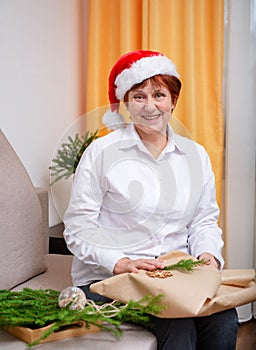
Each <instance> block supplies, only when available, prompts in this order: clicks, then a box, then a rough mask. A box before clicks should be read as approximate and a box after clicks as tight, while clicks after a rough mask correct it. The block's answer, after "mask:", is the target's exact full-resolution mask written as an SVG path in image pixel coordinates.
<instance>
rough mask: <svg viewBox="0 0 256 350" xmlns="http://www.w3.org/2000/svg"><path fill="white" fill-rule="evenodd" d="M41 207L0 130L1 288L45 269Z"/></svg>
mask: <svg viewBox="0 0 256 350" xmlns="http://www.w3.org/2000/svg"><path fill="white" fill-rule="evenodd" d="M44 252H45V237H44V231H43V225H42V208H41V205H40V202H39V199H38V196H37V194H36V191H35V189H34V186H33V184H32V182H31V180H30V178H29V175H28V173H27V171H26V170H25V168H24V166H23V164H22V163H21V161H20V159H19V158H18V156H17V154H16V153H15V151H14V149H13V148H12V147H11V145H10V143H9V142H8V140H7V139H6V137H5V136H4V134H3V132H2V131H1V130H0V289H11V288H12V287H14V286H16V285H18V284H20V283H22V282H24V281H26V280H28V279H30V278H31V277H33V276H35V275H37V274H39V273H41V272H43V271H45V270H46V265H45V261H44Z"/></svg>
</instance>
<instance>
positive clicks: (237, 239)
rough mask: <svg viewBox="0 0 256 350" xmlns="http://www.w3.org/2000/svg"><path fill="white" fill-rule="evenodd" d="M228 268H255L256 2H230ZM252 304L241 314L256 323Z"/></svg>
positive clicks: (241, 309) (227, 47)
mask: <svg viewBox="0 0 256 350" xmlns="http://www.w3.org/2000/svg"><path fill="white" fill-rule="evenodd" d="M225 22H226V23H225V25H226V62H225V67H226V68H225V74H224V77H225V83H226V84H225V101H224V106H225V116H226V164H225V165H226V169H225V196H224V197H225V210H224V214H225V227H224V229H225V234H226V242H225V246H226V251H225V252H226V262H227V265H226V267H229V268H251V267H255V263H256V260H255V259H256V257H255V254H256V248H255V242H256V240H255V209H256V205H255V189H256V186H255V160H256V118H255V116H256V99H255V96H256V0H244V1H241V0H227V1H226V17H225ZM251 313H252V312H251V305H246V306H244V307H242V308H240V309H239V316H240V319H241V320H247V319H249V318H251Z"/></svg>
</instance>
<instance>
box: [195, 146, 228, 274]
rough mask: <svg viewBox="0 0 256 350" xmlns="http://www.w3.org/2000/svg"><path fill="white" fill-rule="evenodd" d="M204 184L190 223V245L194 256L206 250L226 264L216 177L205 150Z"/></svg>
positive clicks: (221, 264) (203, 159)
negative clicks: (219, 223) (222, 252)
mask: <svg viewBox="0 0 256 350" xmlns="http://www.w3.org/2000/svg"><path fill="white" fill-rule="evenodd" d="M202 164H203V167H204V170H203V171H204V184H203V190H202V193H201V198H200V201H199V205H198V208H197V211H196V213H195V215H194V216H193V219H192V221H191V222H190V224H189V225H188V245H189V251H190V253H191V255H192V256H195V257H198V256H199V255H200V254H202V253H204V252H208V253H210V254H212V255H213V256H215V258H216V259H217V260H218V261H219V262H220V267H221V268H222V267H223V265H224V260H223V257H222V254H221V251H222V247H223V240H222V231H221V229H220V227H219V226H218V217H219V207H218V204H217V201H216V189H215V178H214V173H213V171H212V167H211V163H210V159H209V156H208V155H207V153H206V152H205V151H204V152H203V156H202Z"/></svg>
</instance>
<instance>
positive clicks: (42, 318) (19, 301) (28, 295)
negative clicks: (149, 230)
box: [0, 288, 165, 346]
mask: <svg viewBox="0 0 256 350" xmlns="http://www.w3.org/2000/svg"><path fill="white" fill-rule="evenodd" d="M59 294H60V292H59V291H54V290H51V289H46V290H32V289H29V288H24V289H23V290H22V291H20V292H12V291H8V290H0V327H10V326H22V327H29V328H32V329H36V328H41V327H45V326H47V325H50V324H52V326H51V327H50V328H49V329H48V330H46V331H45V332H44V333H43V334H42V337H41V338H40V339H38V340H37V341H36V342H33V343H31V344H29V346H33V345H36V344H38V343H40V340H42V339H45V338H47V337H48V336H49V335H50V334H52V333H53V332H54V331H57V330H59V329H61V328H62V327H63V326H67V325H70V324H72V323H78V322H81V321H83V322H84V323H85V325H86V327H88V326H89V325H96V326H98V327H100V328H101V329H104V330H108V331H111V332H112V333H113V334H114V335H115V336H117V337H119V336H121V335H122V331H121V329H120V325H121V323H123V322H135V323H137V324H142V325H143V324H144V325H145V324H147V323H148V322H149V320H150V316H149V315H150V314H154V315H157V314H158V313H159V312H160V311H161V310H162V309H164V308H165V306H162V305H160V300H161V298H162V295H159V296H157V297H151V296H147V297H145V298H143V299H142V300H140V301H133V300H131V301H130V302H129V303H127V304H125V305H124V304H122V303H120V302H114V303H112V304H110V303H109V304H108V303H106V304H104V305H102V306H103V307H104V312H102V308H98V307H97V305H96V304H95V303H93V304H88V305H87V306H85V308H84V309H83V310H79V311H77V310H71V309H70V308H69V307H68V306H66V307H65V308H59V306H58V297H59ZM98 305H101V304H100V303H98ZM113 310H114V312H113Z"/></svg>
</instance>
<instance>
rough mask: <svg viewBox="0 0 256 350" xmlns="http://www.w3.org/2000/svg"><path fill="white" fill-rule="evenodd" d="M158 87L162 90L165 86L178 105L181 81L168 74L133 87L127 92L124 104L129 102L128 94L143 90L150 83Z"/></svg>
mask: <svg viewBox="0 0 256 350" xmlns="http://www.w3.org/2000/svg"><path fill="white" fill-rule="evenodd" d="M149 81H150V82H151V84H152V85H153V86H154V87H156V88H160V87H161V86H165V87H166V88H167V89H168V90H169V91H170V94H171V96H172V99H173V103H174V104H175V105H176V103H177V100H178V98H179V94H180V89H181V85H182V84H181V81H180V80H179V79H178V78H176V77H175V76H173V75H167V74H158V75H155V76H153V77H151V78H148V79H145V80H143V81H142V82H141V83H138V84H135V85H133V86H132V87H131V89H130V90H129V91H127V92H126V94H125V96H124V102H128V93H129V92H130V91H132V90H135V89H138V88H143V87H144V86H146V85H147V83H148V82H149Z"/></svg>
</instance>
